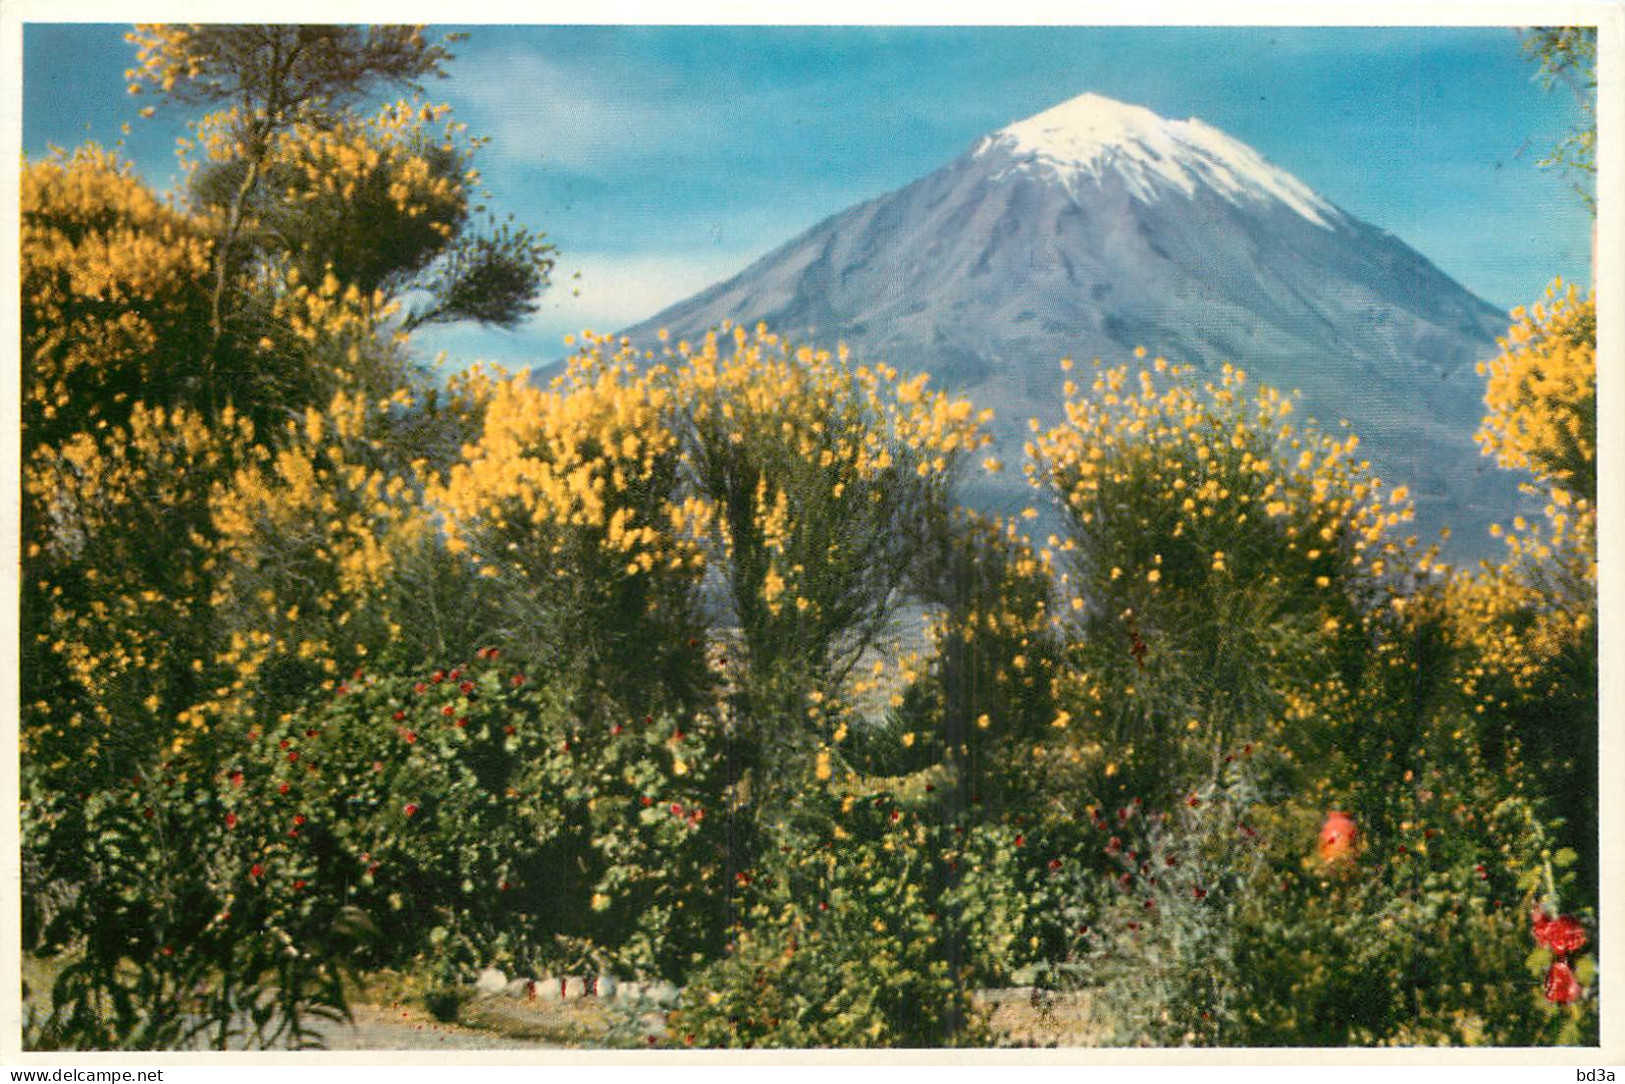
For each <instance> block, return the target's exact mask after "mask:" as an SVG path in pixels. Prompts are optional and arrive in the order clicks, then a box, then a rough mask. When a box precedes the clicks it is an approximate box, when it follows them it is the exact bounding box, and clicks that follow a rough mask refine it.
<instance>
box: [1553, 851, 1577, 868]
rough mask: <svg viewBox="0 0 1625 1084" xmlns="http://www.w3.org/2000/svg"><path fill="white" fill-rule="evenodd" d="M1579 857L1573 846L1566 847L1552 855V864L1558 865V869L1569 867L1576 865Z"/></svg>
mask: <svg viewBox="0 0 1625 1084" xmlns="http://www.w3.org/2000/svg"><path fill="white" fill-rule="evenodd" d="M1579 857H1580V856H1579V855H1577V854H1575V853H1574V848H1573V847H1564V848H1563V849H1561V850H1559V851H1558V852H1557V853H1556V854H1554V855H1552V865H1554V866H1556V867H1557V868H1558V869H1567V868H1568V867H1570V866H1572V865H1574V862H1575V860H1576V859H1578V858H1579Z"/></svg>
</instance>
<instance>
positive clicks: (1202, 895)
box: [1191, 885, 1207, 900]
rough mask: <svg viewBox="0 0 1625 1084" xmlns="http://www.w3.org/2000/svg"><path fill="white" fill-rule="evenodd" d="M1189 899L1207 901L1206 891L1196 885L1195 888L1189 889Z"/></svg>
mask: <svg viewBox="0 0 1625 1084" xmlns="http://www.w3.org/2000/svg"><path fill="white" fill-rule="evenodd" d="M1191 899H1194V900H1205V899H1207V889H1205V888H1203V887H1202V886H1201V885H1197V886H1196V887H1195V888H1193V889H1191Z"/></svg>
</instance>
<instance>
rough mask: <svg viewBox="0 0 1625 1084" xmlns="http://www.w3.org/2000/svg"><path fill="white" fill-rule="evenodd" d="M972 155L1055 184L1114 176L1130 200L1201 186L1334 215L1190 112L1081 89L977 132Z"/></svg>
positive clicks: (1328, 221) (1326, 219)
mask: <svg viewBox="0 0 1625 1084" xmlns="http://www.w3.org/2000/svg"><path fill="white" fill-rule="evenodd" d="M971 156H972V157H974V158H989V159H992V160H994V161H998V160H1000V159H1004V160H1005V161H1007V162H1008V167H1007V168H1010V169H1031V168H1037V169H1041V170H1045V171H1047V172H1048V173H1050V174H1051V175H1052V176H1054V177H1056V178H1057V179H1059V180H1060V181H1061V182H1062V183H1064V184H1067V185H1069V186H1074V187H1075V186H1077V185H1079V184H1081V183H1083V182H1085V181H1088V182H1093V183H1095V184H1100V183H1101V182H1102V181H1103V180H1104V178H1105V177H1106V176H1107V174H1114V175H1116V176H1117V177H1119V178H1120V179H1121V180H1122V181H1123V182H1124V183H1125V184H1127V185H1128V188H1129V192H1130V194H1132V195H1133V196H1134V197H1135V198H1136V199H1141V200H1153V199H1157V198H1159V197H1160V196H1161V195H1162V194H1163V193H1164V192H1165V191H1166V190H1168V189H1170V188H1171V189H1174V190H1176V191H1178V192H1179V193H1181V194H1182V195H1184V196H1186V197H1189V196H1192V195H1193V194H1195V192H1196V189H1197V188H1198V187H1199V186H1201V187H1205V188H1208V189H1210V190H1212V191H1214V192H1218V193H1219V194H1220V195H1222V196H1224V197H1225V198H1226V199H1229V200H1231V201H1232V202H1235V203H1241V202H1242V201H1244V200H1264V201H1268V200H1276V201H1278V202H1280V203H1284V204H1286V205H1287V206H1288V207H1290V208H1292V209H1293V210H1294V211H1296V212H1298V214H1300V215H1302V216H1303V217H1304V218H1307V219H1308V220H1309V221H1311V222H1313V223H1314V224H1315V225H1317V226H1322V227H1325V228H1326V229H1331V228H1332V221H1335V220H1337V219H1338V218H1340V217H1341V212H1339V211H1338V210H1337V208H1335V207H1333V206H1332V205H1331V204H1330V203H1328V202H1326V201H1325V200H1324V199H1321V198H1320V197H1319V196H1318V195H1316V194H1315V193H1314V192H1313V191H1312V190H1310V188H1309V187H1308V186H1307V185H1305V184H1304V183H1303V182H1302V181H1300V180H1298V179H1297V178H1296V177H1294V176H1292V175H1291V174H1290V173H1287V172H1286V171H1284V170H1281V169H1277V168H1276V167H1275V166H1272V165H1270V164H1269V163H1268V162H1266V161H1265V160H1264V158H1263V156H1262V155H1260V154H1259V153H1258V152H1257V151H1255V150H1253V149H1252V148H1251V147H1249V146H1247V145H1246V144H1245V143H1242V142H1239V141H1238V140H1235V139H1232V138H1230V137H1229V136H1227V135H1225V134H1224V133H1223V132H1221V131H1219V130H1218V129H1217V128H1211V127H1209V126H1208V125H1206V124H1203V123H1202V122H1201V121H1199V120H1197V119H1196V118H1195V117H1192V118H1191V119H1189V120H1165V119H1163V118H1162V117H1159V116H1157V114H1155V113H1153V112H1151V110H1149V109H1146V108H1145V107H1144V106H1138V105H1128V104H1126V103H1123V102H1118V101H1113V100H1112V99H1111V98H1103V97H1101V96H1100V95H1098V94H1083V95H1079V96H1078V97H1076V98H1073V99H1072V100H1071V101H1067V102H1062V103H1061V104H1060V105H1058V106H1055V107H1054V108H1053V109H1046V110H1044V112H1042V113H1039V114H1037V115H1036V116H1032V117H1028V118H1027V119H1026V120H1023V121H1018V122H1016V123H1015V124H1012V125H1010V126H1009V127H1007V128H1001V129H999V130H998V131H997V132H994V133H993V134H992V135H989V136H985V137H983V139H982V141H981V142H980V143H978V144H977V145H976V148H975V150H973V151H972V152H971Z"/></svg>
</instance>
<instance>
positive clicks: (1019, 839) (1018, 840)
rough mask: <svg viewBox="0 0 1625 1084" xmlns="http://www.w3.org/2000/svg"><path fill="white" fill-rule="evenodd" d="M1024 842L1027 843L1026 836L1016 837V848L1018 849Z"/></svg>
mask: <svg viewBox="0 0 1625 1084" xmlns="http://www.w3.org/2000/svg"><path fill="white" fill-rule="evenodd" d="M1025 842H1027V837H1026V836H1017V837H1016V846H1018V847H1019V846H1021V845H1022V844H1023V843H1025Z"/></svg>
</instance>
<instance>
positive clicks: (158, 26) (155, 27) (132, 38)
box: [124, 23, 202, 94]
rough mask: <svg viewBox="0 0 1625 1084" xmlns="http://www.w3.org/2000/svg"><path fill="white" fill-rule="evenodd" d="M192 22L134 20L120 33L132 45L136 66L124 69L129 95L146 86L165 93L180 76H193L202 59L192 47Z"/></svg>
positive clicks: (194, 27) (195, 76)
mask: <svg viewBox="0 0 1625 1084" xmlns="http://www.w3.org/2000/svg"><path fill="white" fill-rule="evenodd" d="M196 30H197V27H196V26H195V25H180V24H176V23H137V24H136V26H135V29H134V30H132V31H130V32H129V33H127V34H125V35H124V40H125V41H127V42H129V43H130V44H132V45H134V46H135V47H136V65H137V66H136V67H134V68H127V69H126V70H125V72H124V78H125V79H126V80H127V81H128V89H129V92H130V93H131V94H140V93H142V91H143V90H144V89H145V88H146V87H147V86H149V85H150V86H152V87H155V88H157V89H158V90H160V91H162V92H164V93H166V94H167V93H169V92H170V91H173V90H174V89H175V84H176V82H178V81H179V80H180V79H182V78H188V79H196V78H197V77H198V75H199V73H200V71H201V60H202V58H201V57H199V56H198V54H197V53H196V52H195V51H194V50H193V49H192V47H191V46H192V41H193V38H194V36H195V34H196Z"/></svg>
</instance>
